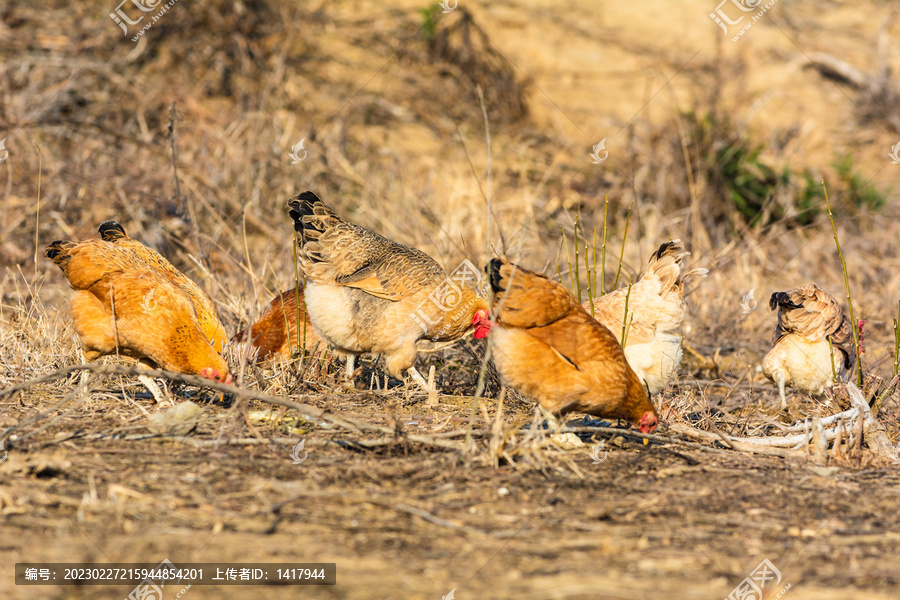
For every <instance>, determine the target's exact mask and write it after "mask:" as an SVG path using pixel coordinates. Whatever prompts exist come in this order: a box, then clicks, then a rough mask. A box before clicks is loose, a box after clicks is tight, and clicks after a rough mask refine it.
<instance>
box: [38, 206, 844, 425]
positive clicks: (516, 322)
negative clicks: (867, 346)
mask: <svg viewBox="0 0 900 600" xmlns="http://www.w3.org/2000/svg"><path fill="white" fill-rule="evenodd" d="M287 211H288V214H289V216H290V218H291V219H292V221H293V226H294V230H295V232H296V235H297V240H298V242H297V243H298V248H297V256H298V258H299V264H300V267H301V269H302V272H303V275H304V278H305V282H306V283H305V287H304V286H299V287H297V288H295V289H292V290H289V291H287V292H284V293H282V294H279V295H278V296H276V297H275V298H274V299H273V300H272V301H271V303H270V304H269V306H268V308H267V309H266V310H265V312H264V313H263V315H262V317H261V318H260V319H259V320H258V321H257V322H256V323H254V324H253V325H252V326H250V327H248V328H246V329H245V330H243V331H241V332H239V333H237V334H236V335H235V336H233V337H232V338H231V340H230V341H229V340H228V338H227V336H226V333H225V328H224V327H223V326H222V323H221V322H220V321H219V318H218V316H217V314H216V309H215V305H214V304H213V301H212V299H211V298H210V297H209V296H208V295H207V294H206V292H204V291H203V290H202V289H201V288H200V287H199V286H198V285H197V284H196V283H194V282H193V281H191V280H190V279H189V278H188V277H186V276H185V275H184V274H182V273H181V272H179V271H178V270H177V269H176V268H175V267H174V266H173V265H172V264H171V263H170V262H169V261H167V260H166V259H165V258H164V257H163V256H161V255H160V254H159V253H158V252H156V251H155V250H153V249H151V248H149V247H147V246H145V245H144V244H142V243H140V242H138V241H136V240H134V239H132V238H130V237H129V236H128V235H127V234H126V233H125V230H124V229H123V228H122V226H121V225H119V224H118V223H116V222H114V221H107V222H104V223H102V224H101V225H100V227H99V233H100V239H88V240H85V241H82V242H68V241H55V242H53V243H51V244H50V245H49V246H47V248H46V250H45V256H46V258H48V259H50V260H52V261H53V262H54V263H55V264H56V265H57V266H59V268H60V269H61V270H62V272H63V274H64V275H65V276H66V279H67V280H68V282H69V285H70V286H71V287H72V289H73V290H74V295H73V296H72V299H71V304H70V312H71V316H72V320H73V322H74V327H75V331H76V333H77V334H78V336H79V338H80V340H81V347H82V353H83V356H84V359H85V361H93V360H96V359H98V358H100V357H101V356H107V355H114V356H127V357H131V358H134V359H137V363H138V365H139V366H141V367H146V368H160V369H165V370H170V371H176V372H181V373H189V374H195V375H199V376H201V377H204V378H207V379H209V380H211V381H216V382H219V383H225V384H230V383H231V382H232V375H231V373H230V372H229V368H228V365H227V363H226V360H225V358H223V352H224V350H225V349H226V346H243V347H244V348H246V349H248V350H249V351H251V352H252V354H253V356H254V357H255V358H256V360H269V359H272V358H274V357H277V356H286V357H289V356H291V355H292V354H294V353H295V352H310V353H312V352H314V351H315V350H316V349H317V348H322V349H324V348H325V347H329V348H331V349H333V350H334V351H335V352H337V353H338V354H339V355H341V356H343V357H345V358H346V379H347V380H351V379H352V377H353V375H354V372H355V359H356V357H357V356H359V355H362V354H366V353H370V354H375V355H381V356H382V357H383V359H384V367H385V370H386V371H387V373H388V374H389V375H391V376H393V377H397V378H401V377H403V374H404V373H406V374H408V375H409V377H410V378H411V380H412V381H413V382H414V383H415V384H417V385H419V386H421V387H423V388H426V389H427V388H428V387H429V384H428V383H426V381H425V378H424V377H422V375H421V374H420V373H419V372H418V371H417V370H416V368H415V362H416V357H417V347H416V344H417V342H418V341H420V340H423V339H428V340H432V341H443V342H453V341H456V340H459V339H461V338H463V337H465V336H467V335H472V336H473V337H474V338H475V339H484V338H488V337H490V340H491V343H492V345H491V348H492V350H491V352H492V359H493V361H494V364H495V366H496V368H497V371H498V372H499V374H500V377H501V379H502V381H503V383H504V384H505V385H508V386H511V387H512V388H514V389H516V390H518V391H519V392H520V393H522V394H524V395H525V396H527V397H529V398H532V399H534V400H536V401H537V403H538V405H539V406H540V408H541V409H542V410H543V411H545V414H547V415H548V417H550V418H551V419H552V418H554V417H556V416H561V415H565V414H566V413H569V412H580V413H585V414H588V415H594V416H597V417H601V418H606V419H622V420H625V421H627V422H629V423H630V424H631V425H633V426H634V427H635V428H637V429H639V430H640V431H642V432H644V433H650V432H652V431H653V430H654V429H655V428H656V427H657V425H658V423H659V417H658V414H657V411H656V409H655V408H654V405H653V402H652V398H653V397H654V396H656V395H657V394H659V393H661V392H662V391H664V390H665V388H666V386H667V385H668V384H669V382H670V381H671V379H672V377H673V375H674V373H675V371H676V370H677V369H678V366H679V364H680V362H681V356H682V337H681V323H682V320H683V318H684V311H685V302H684V294H685V281H686V280H688V279H689V278H692V277H696V278H698V279H700V278H703V277H706V275H707V273H708V272H707V270H706V269H702V268H695V269H693V270H690V271H685V270H684V259H685V258H686V257H687V256H689V253H688V252H687V251H686V250H685V247H684V245H683V244H682V243H681V241H680V240H672V241H668V242H665V243H663V244H661V245H660V247H659V249H658V250H657V251H656V252H654V253H653V255H652V256H651V258H650V261H649V263H648V264H647V267H646V269H645V270H644V272H643V273H642V274H641V276H640V278H639V279H638V281H636V282H635V283H633V284H631V285H629V286H628V287H627V288H623V289H619V290H616V291H613V292H611V293H608V294H605V295H603V296H600V297H598V298H595V299H593V300H592V301H591V300H589V301H587V302H585V303H584V304H583V305H582V304H580V303H579V302H578V300H577V299H576V298H575V297H574V296H573V295H572V293H571V292H570V291H569V290H567V289H566V288H565V287H564V286H563V285H562V284H560V283H558V282H556V281H552V280H550V279H548V278H547V277H545V276H543V275H541V274H539V273H536V272H533V271H530V270H528V269H526V268H524V267H521V266H519V265H516V264H513V263H511V262H509V261H507V260H503V259H500V258H495V259H492V260H491V261H490V262H489V263H488V265H487V266H486V268H485V272H486V273H487V276H488V280H489V282H490V289H491V292H492V294H491V299H490V302H488V301H487V300H485V299H484V298H482V297H480V296H479V295H478V293H477V292H476V290H474V289H472V288H470V287H468V286H466V285H460V284H458V283H457V282H456V281H455V280H454V279H453V278H452V277H451V276H450V275H448V273H447V272H446V271H444V269H443V268H441V266H440V265H439V264H438V263H437V262H436V261H435V260H434V259H432V258H431V257H429V256H428V255H427V254H425V253H423V252H421V251H420V250H417V249H415V248H411V247H409V246H405V245H403V244H400V243H397V242H394V241H392V240H389V239H387V238H385V237H383V236H381V235H379V234H378V233H375V232H373V231H369V230H368V229H365V228H364V227H361V226H359V225H355V224H353V223H348V222H346V221H344V220H343V219H341V218H340V217H339V216H338V215H337V213H335V212H334V211H333V210H332V209H331V208H330V207H328V206H327V205H326V204H325V203H324V202H322V200H320V199H319V198H318V197H317V196H316V195H315V194H314V193H312V192H303V193H301V194H298V195H297V196H295V197H293V198H291V199H290V200H288V202H287ZM770 307H771V308H772V310H776V309H777V323H776V326H775V331H774V335H773V347H772V349H771V350H770V351H769V353H768V354H767V355H766V356H765V358H764V359H763V372H764V374H765V375H766V377H768V378H769V379H771V380H772V381H774V382H775V383H776V384H777V385H778V390H779V394H780V398H781V403H782V408H784V407H786V405H787V399H786V395H785V388H786V387H787V386H790V387H793V388H794V389H797V390H799V391H802V392H807V393H809V394H812V395H821V394H822V393H823V392H824V390H825V389H826V388H828V387H830V386H831V385H832V383H833V382H834V381H835V379H837V378H841V377H846V376H847V375H848V374H849V373H850V372H851V371H852V370H853V367H854V365H855V362H856V348H855V347H854V339H853V335H852V327H851V325H850V321H849V319H847V317H846V316H845V315H844V312H843V309H842V308H841V306H840V304H839V303H838V302H837V301H836V300H835V299H834V298H832V297H831V296H829V295H828V294H827V293H825V292H824V291H823V290H821V289H819V288H818V287H816V286H815V285H807V286H804V287H801V288H797V289H794V290H790V291H786V292H777V293H775V294H772V297H771V300H770ZM623 337H624V338H625V339H624V347H623V344H622V342H623V339H622V338H623ZM141 381H142V382H143V383H144V384H145V385H147V387H148V388H149V389H150V390H151V392H152V393H153V395H154V396H155V397H156V398H157V400H160V399H161V393H160V392H159V389H158V388H157V387H156V385H155V383H154V382H153V381H152V380H151V379H150V378H148V377H146V376H142V377H141Z"/></svg>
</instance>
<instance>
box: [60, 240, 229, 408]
mask: <svg viewBox="0 0 900 600" xmlns="http://www.w3.org/2000/svg"><path fill="white" fill-rule="evenodd" d="M44 255H45V256H46V257H47V258H48V259H50V260H52V261H53V262H54V263H56V265H57V266H59V268H60V269H61V270H62V272H63V273H64V274H65V275H66V278H67V279H68V280H69V283H70V285H71V286H72V288H74V289H75V295H74V297H73V298H72V302H71V305H70V308H71V314H72V320H73V321H74V325H75V331H76V332H77V333H78V336H79V337H80V338H81V344H82V349H83V352H84V357H85V359H86V360H87V361H93V360H96V359H97V358H100V357H101V356H105V355H122V356H130V357H133V358H136V359H138V364H139V365H141V366H146V367H149V368H157V367H158V368H161V369H166V370H170V371H177V372H181V373H192V374H197V375H200V376H202V377H206V378H209V379H212V380H216V381H223V382H225V383H230V382H231V375H230V373H228V366H227V365H226V363H225V361H224V360H223V358H222V357H221V356H220V355H219V354H218V353H217V352H216V351H215V349H214V348H213V347H212V346H211V345H210V344H209V342H208V341H207V338H206V335H205V334H204V332H203V331H202V329H201V328H200V325H199V323H198V322H197V318H196V314H195V311H194V305H193V304H192V302H191V300H190V298H189V297H188V296H187V294H185V292H184V291H183V290H182V289H181V288H180V287H179V286H177V285H175V284H174V283H172V281H171V280H170V279H169V278H168V277H165V276H163V275H162V274H161V273H160V272H159V271H158V270H155V269H152V268H149V267H148V266H147V264H146V263H145V262H144V261H143V260H141V259H140V258H138V257H137V256H135V255H134V254H133V253H132V252H129V251H128V250H126V249H123V248H120V247H118V246H116V245H115V244H112V243H109V242H106V241H103V240H86V241H84V242H80V243H75V242H65V241H56V242H53V243H52V244H50V245H49V246H47V249H46V250H45V252H44ZM142 381H145V378H142ZM145 383H146V381H145ZM148 387H150V389H151V391H154V387H155V386H151V385H148ZM154 396H157V392H154ZM158 399H159V398H158Z"/></svg>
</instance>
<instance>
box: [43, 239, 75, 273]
mask: <svg viewBox="0 0 900 600" xmlns="http://www.w3.org/2000/svg"><path fill="white" fill-rule="evenodd" d="M74 246H76V244H75V242H67V241H65V240H56V241H55V242H53V243H52V244H50V245H49V246H47V248H45V249H44V256H45V257H46V258H49V259H50V260H52V261H53V262H54V263H56V264H57V265H58V266H59V268H60V269H62V270H63V271H65V270H66V265H68V264H69V260H70V259H71V258H72V256H71V255H70V254H69V250H70V249H71V248H73V247H74Z"/></svg>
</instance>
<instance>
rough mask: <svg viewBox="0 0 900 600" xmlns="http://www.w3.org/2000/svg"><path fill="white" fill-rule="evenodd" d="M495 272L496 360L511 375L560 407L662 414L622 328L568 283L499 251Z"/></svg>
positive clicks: (510, 380) (635, 419)
mask: <svg viewBox="0 0 900 600" xmlns="http://www.w3.org/2000/svg"><path fill="white" fill-rule="evenodd" d="M488 274H489V275H490V279H491V288H492V289H493V291H494V297H493V301H492V304H493V307H494V309H495V311H496V313H497V316H496V323H497V329H496V330H495V331H494V333H493V335H494V336H495V338H494V361H495V363H496V365H497V368H498V370H499V372H500V374H501V376H502V377H503V379H504V381H505V382H506V383H507V384H509V385H511V386H513V387H514V388H516V389H517V390H519V391H520V392H522V393H524V394H526V395H528V396H531V397H533V398H535V399H536V400H537V401H538V402H539V403H540V405H541V406H542V407H543V408H545V409H547V410H550V411H552V412H555V413H566V412H570V411H580V412H585V413H588V414H591V415H595V416H599V417H604V418H611V419H615V418H621V419H628V420H629V421H631V422H632V423H633V424H634V425H635V426H638V425H639V424H640V421H641V418H642V417H643V416H644V415H645V414H646V413H647V412H652V413H653V414H654V415H655V414H656V410H655V409H654V408H653V405H652V404H651V403H650V400H649V397H648V396H647V391H646V390H645V389H644V387H643V384H642V383H641V382H640V380H639V379H638V377H637V375H635V373H634V371H633V370H632V369H631V367H630V366H629V365H628V362H627V361H626V359H625V354H624V352H623V351H622V347H621V346H620V345H619V343H618V342H617V341H616V338H615V336H614V335H613V334H612V333H611V332H610V331H609V329H607V328H606V327H604V326H603V325H601V324H600V323H598V322H597V321H596V320H594V319H592V318H591V316H590V315H589V314H588V313H587V312H586V311H585V310H584V308H583V307H582V306H581V305H579V304H578V301H577V300H576V299H575V297H574V296H572V294H571V293H570V292H569V291H568V290H567V289H566V288H565V287H563V286H562V285H560V284H559V283H556V282H554V281H550V280H549V279H547V278H546V277H544V276H542V275H539V274H537V273H534V272H532V271H529V270H526V269H522V268H521V267H516V266H515V265H513V264H511V263H508V262H506V261H503V260H500V259H494V260H492V261H491V262H490V265H489V268H488Z"/></svg>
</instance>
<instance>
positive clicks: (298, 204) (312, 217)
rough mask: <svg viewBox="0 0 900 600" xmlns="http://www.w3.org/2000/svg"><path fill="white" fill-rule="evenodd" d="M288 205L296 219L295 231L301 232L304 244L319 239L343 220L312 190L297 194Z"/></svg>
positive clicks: (293, 217)
mask: <svg viewBox="0 0 900 600" xmlns="http://www.w3.org/2000/svg"><path fill="white" fill-rule="evenodd" d="M287 207H288V213H290V215H291V218H292V219H293V220H294V231H296V232H297V233H299V234H300V236H301V238H302V240H303V243H304V244H305V243H306V242H308V241H311V240H317V239H319V237H320V236H321V235H322V234H323V233H325V231H327V230H328V229H329V228H331V227H334V226H335V225H337V224H338V223H340V222H341V218H340V217H338V216H337V213H335V212H334V211H333V210H331V209H330V208H329V207H328V206H327V205H326V204H325V203H324V202H322V201H321V200H320V199H319V197H318V196H316V195H315V194H313V193H312V192H303V193H302V194H297V195H296V196H294V197H293V198H291V199H290V200H288V201H287Z"/></svg>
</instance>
